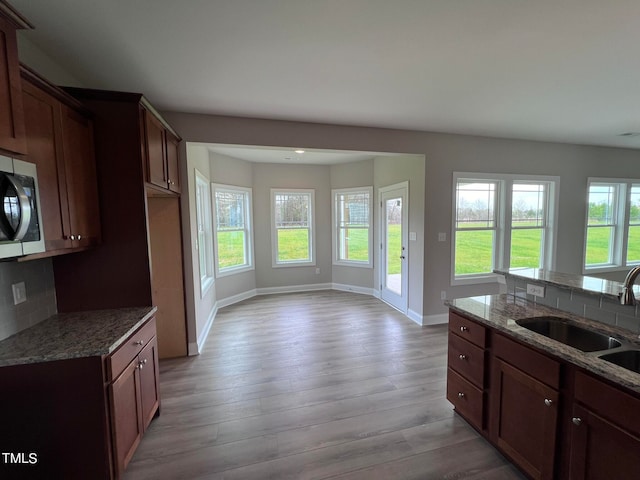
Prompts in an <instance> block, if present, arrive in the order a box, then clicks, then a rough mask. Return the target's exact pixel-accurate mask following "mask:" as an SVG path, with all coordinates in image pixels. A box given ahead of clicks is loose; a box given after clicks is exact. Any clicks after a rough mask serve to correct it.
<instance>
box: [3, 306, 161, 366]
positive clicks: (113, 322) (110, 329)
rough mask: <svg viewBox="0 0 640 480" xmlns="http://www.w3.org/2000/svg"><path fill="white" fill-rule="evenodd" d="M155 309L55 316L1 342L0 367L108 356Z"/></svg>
mask: <svg viewBox="0 0 640 480" xmlns="http://www.w3.org/2000/svg"><path fill="white" fill-rule="evenodd" d="M156 310H157V309H156V307H138V308H117V309H111V310H95V311H86V312H72V313H58V314H56V315H53V316H52V317H50V318H48V319H47V320H44V321H42V322H40V323H38V324H37V325H34V326H33V327H30V328H27V329H26V330H22V331H21V332H18V333H16V334H15V335H12V336H11V337H8V338H6V339H4V340H2V341H0V367H3V366H9V365H20V364H27V363H40V362H50V361H54V360H66V359H70V358H81V357H95V356H103V355H108V354H110V353H111V352H113V351H114V350H115V349H117V348H118V347H119V346H120V345H121V344H122V342H123V341H124V340H125V339H126V338H127V337H129V336H130V335H131V334H132V333H133V332H134V331H135V330H136V329H138V328H139V327H140V326H141V325H142V324H143V323H144V322H146V321H147V320H148V319H149V318H150V317H151V316H152V315H153V314H154V313H155V312H156Z"/></svg>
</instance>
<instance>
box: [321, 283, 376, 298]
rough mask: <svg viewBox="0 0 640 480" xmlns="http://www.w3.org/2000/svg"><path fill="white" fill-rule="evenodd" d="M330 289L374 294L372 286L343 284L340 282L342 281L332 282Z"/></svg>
mask: <svg viewBox="0 0 640 480" xmlns="http://www.w3.org/2000/svg"><path fill="white" fill-rule="evenodd" d="M331 289H332V290H340V291H341V292H352V293H361V294H363V295H371V296H372V297H374V296H375V295H374V290H373V288H366V287H357V286H355V285H345V284H342V283H332V284H331Z"/></svg>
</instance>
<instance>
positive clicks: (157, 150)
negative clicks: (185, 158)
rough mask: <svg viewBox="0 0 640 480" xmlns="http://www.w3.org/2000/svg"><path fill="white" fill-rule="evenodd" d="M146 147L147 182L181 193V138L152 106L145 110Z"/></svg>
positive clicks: (146, 107)
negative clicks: (179, 159)
mask: <svg viewBox="0 0 640 480" xmlns="http://www.w3.org/2000/svg"><path fill="white" fill-rule="evenodd" d="M143 115H144V124H143V127H144V138H145V147H146V159H145V160H146V165H145V169H146V182H147V183H148V184H151V185H153V186H155V187H159V188H161V189H163V190H168V191H170V192H173V193H180V176H179V168H178V144H179V142H180V138H179V137H178V136H177V135H175V133H174V132H173V131H172V130H171V128H170V127H169V126H168V125H166V124H164V123H163V122H162V121H161V120H160V118H159V117H158V116H157V115H156V114H155V113H154V112H153V111H152V109H151V108H150V106H148V105H145V108H143Z"/></svg>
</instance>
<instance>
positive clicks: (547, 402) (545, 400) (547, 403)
mask: <svg viewBox="0 0 640 480" xmlns="http://www.w3.org/2000/svg"><path fill="white" fill-rule="evenodd" d="M544 404H545V405H546V406H547V407H550V406H551V405H553V400H549V399H548V398H545V399H544Z"/></svg>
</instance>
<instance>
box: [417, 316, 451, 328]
mask: <svg viewBox="0 0 640 480" xmlns="http://www.w3.org/2000/svg"><path fill="white" fill-rule="evenodd" d="M443 323H449V314H448V313H439V314H437V315H425V316H424V317H423V320H422V325H425V326H426V325H442V324H443Z"/></svg>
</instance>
